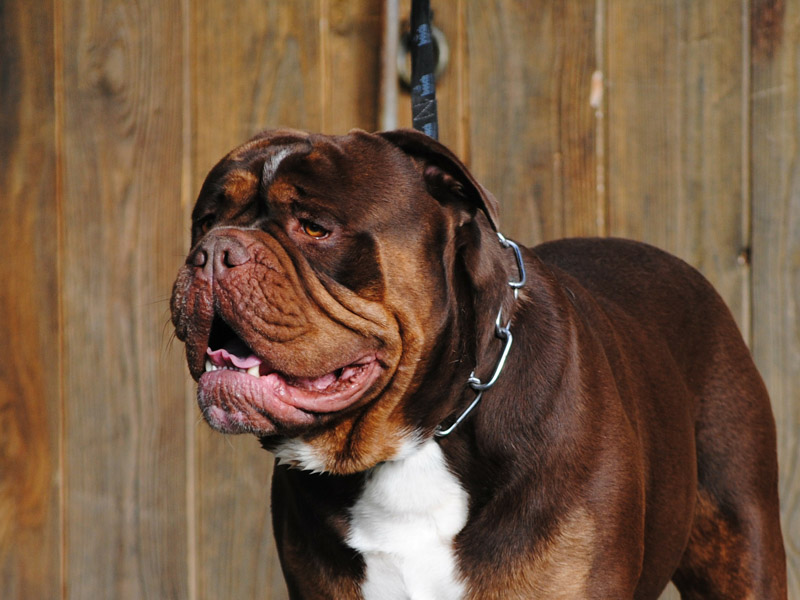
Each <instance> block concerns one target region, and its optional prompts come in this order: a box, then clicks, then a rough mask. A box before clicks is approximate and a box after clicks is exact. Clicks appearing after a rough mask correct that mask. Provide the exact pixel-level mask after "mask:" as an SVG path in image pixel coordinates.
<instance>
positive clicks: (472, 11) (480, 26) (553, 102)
mask: <svg viewBox="0 0 800 600" xmlns="http://www.w3.org/2000/svg"><path fill="white" fill-rule="evenodd" d="M594 10H595V3H594V2H588V1H581V2H574V3H567V4H564V5H562V4H560V3H552V2H546V1H540V2H526V3H509V4H502V5H499V4H498V5H495V4H489V3H485V4H484V3H468V4H467V7H466V12H467V15H466V30H467V31H466V36H467V45H468V57H467V69H468V80H469V117H468V119H469V134H468V136H469V140H470V150H469V154H470V159H471V161H472V166H473V171H474V172H475V174H476V175H477V177H478V179H479V180H481V181H482V182H483V183H484V184H485V185H486V186H487V187H488V188H489V189H490V190H491V191H492V192H493V193H494V194H495V196H497V198H498V199H499V201H500V205H501V226H502V228H503V231H504V233H506V234H507V235H509V236H510V237H512V238H514V239H517V240H519V241H520V242H522V243H526V244H531V243H535V242H540V241H543V240H546V239H552V238H557V237H563V236H564V235H567V234H570V233H571V234H577V233H582V234H590V233H591V234H596V233H599V231H598V230H597V202H598V201H599V200H598V195H597V189H596V181H595V177H596V162H595V161H596V155H595V135H596V132H595V124H594V117H593V111H592V109H591V106H590V104H589V95H590V89H591V76H592V73H593V71H594V70H595V67H596V63H595V55H594V41H593V38H592V32H593V31H594V25H595V14H594Z"/></svg>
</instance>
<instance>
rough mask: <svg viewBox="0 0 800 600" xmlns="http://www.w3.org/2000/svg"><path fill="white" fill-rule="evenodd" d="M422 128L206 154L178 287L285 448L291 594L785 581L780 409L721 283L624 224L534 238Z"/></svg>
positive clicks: (233, 405) (244, 396)
mask: <svg viewBox="0 0 800 600" xmlns="http://www.w3.org/2000/svg"><path fill="white" fill-rule="evenodd" d="M497 223H498V203H497V201H496V200H495V198H494V197H493V196H492V195H491V194H490V193H489V192H488V191H487V190H486V189H484V188H483V187H482V186H481V185H480V184H479V183H478V181H476V179H475V178H474V177H473V175H472V174H471V173H470V172H469V171H468V169H467V168H466V167H465V166H464V165H463V164H462V162H461V161H460V160H459V159H458V158H457V157H456V156H455V155H454V154H453V153H452V152H451V151H450V150H448V149H447V148H446V147H445V146H443V145H442V144H440V143H438V142H436V141H434V140H433V139H431V138H429V137H427V136H425V135H423V134H421V133H418V132H415V131H411V130H399V131H392V132H383V133H376V134H370V133H366V132H363V131H357V130H356V131H352V132H350V133H349V134H347V135H344V136H326V135H317V134H309V133H305V132H300V131H294V130H274V131H267V132H264V133H262V134H260V135H258V136H256V137H255V138H253V139H252V140H250V141H249V142H247V143H245V144H244V145H242V146H240V147H238V148H236V149H234V150H233V151H232V152H231V153H229V154H228V155H227V156H225V157H224V158H223V159H222V160H221V161H220V162H219V163H218V164H217V165H216V166H214V167H213V169H212V170H211V172H210V173H209V175H208V177H207V178H206V180H205V182H204V184H203V186H202V189H201V191H200V194H199V197H198V200H197V203H196V205H195V207H194V211H193V214H192V240H191V245H192V248H191V251H190V252H189V254H188V257H187V260H186V263H185V265H184V266H183V267H182V268H181V269H180V271H179V273H178V276H177V279H176V282H175V285H174V290H173V295H172V301H171V311H172V320H173V323H174V325H175V330H176V334H177V337H178V338H179V339H180V340H182V341H183V342H184V343H185V348H186V357H187V362H188V366H189V370H190V371H191V374H192V376H193V377H194V379H196V380H197V387H198V394H197V398H198V404H199V407H200V410H201V411H202V414H203V416H204V417H205V420H206V421H207V422H208V423H209V424H210V425H211V427H213V428H214V429H216V430H218V431H220V432H222V433H227V434H237V433H250V434H254V435H255V436H257V437H258V438H259V439H260V441H261V444H262V445H263V446H264V447H265V448H266V449H268V450H270V451H272V452H273V453H274V454H275V456H276V458H277V464H276V468H275V472H274V475H273V483H272V512H273V520H274V532H275V538H276V542H277V548H278V552H279V556H280V560H281V565H282V569H283V572H284V576H285V579H286V582H287V586H288V590H289V595H290V597H291V598H303V599H310V598H314V599H318V598H320V599H321V598H333V599H336V600H350V599H358V598H365V599H367V600H372V599H395V598H396V599H405V598H410V599H413V600H419V599H453V600H455V599H481V600H486V599H503V600H509V599H522V598H525V599H528V598H547V599H558V598H613V599H625V598H636V599H648V598H657V597H658V596H659V594H660V593H661V591H662V590H663V589H664V587H665V586H666V585H667V584H668V582H669V581H670V580H671V581H673V582H674V584H675V585H676V586H677V588H678V589H679V590H680V592H681V595H682V597H683V598H704V599H710V598H725V599H727V600H730V599H735V598H741V599H745V598H750V599H759V600H765V599H776V598H786V566H785V556H784V549H783V543H782V536H781V530H780V522H779V507H778V491H777V489H778V488H777V480H778V468H777V458H776V440H775V424H774V418H773V416H772V413H771V409H770V403H769V399H768V396H767V391H766V389H765V386H764V384H763V382H762V380H761V377H760V376H759V374H758V372H757V370H756V367H755V366H754V364H753V361H752V359H751V356H750V353H749V351H748V349H747V347H746V345H745V343H744V342H743V340H742V337H741V335H740V333H739V331H738V329H737V327H736V325H735V323H734V320H733V318H732V316H731V314H730V312H729V310H728V309H727V308H726V306H725V304H724V303H723V301H722V300H721V298H720V297H719V296H718V294H717V293H716V292H715V291H714V289H713V288H712V286H711V285H710V284H709V283H708V282H707V281H706V280H705V279H704V278H703V277H702V276H701V275H700V274H699V273H698V272H697V271H696V270H694V269H693V268H691V267H690V266H688V265H687V264H685V263H684V262H682V261H681V260H679V259H677V258H675V257H673V256H671V255H669V254H667V253H665V252H662V251H660V250H657V249H655V248H653V247H651V246H648V245H645V244H642V243H637V242H633V241H626V240H621V239H568V240H562V241H555V242H549V243H545V244H542V245H539V246H536V247H534V248H524V247H520V246H518V245H517V244H515V243H514V242H513V241H511V240H507V239H506V238H505V237H503V236H502V235H501V234H499V232H498V225H497Z"/></svg>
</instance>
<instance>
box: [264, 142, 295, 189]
mask: <svg viewBox="0 0 800 600" xmlns="http://www.w3.org/2000/svg"><path fill="white" fill-rule="evenodd" d="M296 151H297V147H295V146H288V147H285V148H281V149H280V150H277V151H276V152H274V153H273V154H271V155H270V156H268V157H267V160H266V161H264V170H263V171H262V172H261V184H262V185H269V184H270V183H272V180H273V178H274V177H275V173H276V172H277V171H278V167H279V166H280V164H281V162H283V159H284V158H286V157H287V156H289V155H290V154H293V153H294V152H296Z"/></svg>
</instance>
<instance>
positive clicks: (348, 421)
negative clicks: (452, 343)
mask: <svg viewBox="0 0 800 600" xmlns="http://www.w3.org/2000/svg"><path fill="white" fill-rule="evenodd" d="M496 211H497V207H496V202H495V200H494V198H493V197H492V196H491V195H490V194H488V193H487V192H486V191H485V190H484V189H483V188H482V187H481V186H480V185H479V184H478V183H477V182H476V181H475V180H474V179H473V177H472V176H471V175H470V174H469V172H468V171H467V169H466V168H465V167H464V166H463V165H462V164H461V162H460V161H459V160H458V159H457V158H456V157H455V156H454V155H453V154H452V153H450V152H449V151H448V150H447V149H446V148H444V147H443V146H441V145H440V144H438V143H437V142H435V141H433V140H431V139H430V138H428V137H427V136H424V135H422V134H420V133H417V132H414V131H396V132H388V133H381V134H368V133H365V132H361V131H354V132H351V133H350V134H348V135H346V136H339V137H333V136H323V135H310V134H306V133H303V132H298V131H291V130H278V131H269V132H265V133H263V134H260V135H259V136H257V137H255V138H254V139H252V140H251V141H249V142H247V143H246V144H244V145H242V146H240V147H238V148H236V149H235V150H233V151H232V152H231V153H230V154H228V155H227V156H226V157H225V158H223V159H222V160H221V161H220V162H219V163H218V164H217V165H216V166H215V167H214V168H213V169H212V170H211V172H210V173H209V175H208V177H207V178H206V181H205V183H204V184H203V186H202V189H201V191H200V195H199V197H198V199H197V203H196V205H195V208H194V211H193V213H192V249H191V251H190V252H189V255H188V257H187V260H186V264H185V265H184V266H183V267H182V268H181V270H180V272H179V274H178V278H177V280H176V282H175V286H174V291H173V297H172V320H173V323H174V325H175V329H176V333H177V336H178V338H179V339H180V340H182V341H183V342H185V344H186V356H187V360H188V364H189V369H190V371H191V373H192V376H193V377H194V378H195V379H196V380H197V383H198V402H199V405H200V408H201V410H202V413H203V415H204V417H205V419H206V420H207V421H208V423H209V424H210V425H211V426H212V427H214V428H215V429H217V430H219V431H221V432H224V433H243V432H251V433H254V434H256V435H257V436H259V437H260V438H262V440H263V441H264V443H265V445H266V446H268V447H270V448H273V449H278V450H279V455H280V449H281V448H283V449H284V458H287V460H289V461H290V462H291V461H294V462H297V463H298V464H300V465H301V466H304V467H307V468H318V469H322V470H327V471H333V472H352V471H357V470H360V469H363V468H367V467H369V466H372V465H373V464H375V463H377V462H379V461H381V460H386V459H388V458H390V457H391V456H392V455H393V454H394V453H396V452H397V450H398V449H399V447H400V445H401V443H402V441H403V439H404V438H405V437H407V436H409V435H410V434H414V435H419V431H420V428H421V427H422V428H423V429H424V428H425V427H427V428H428V429H430V428H432V427H433V426H435V425H436V423H437V422H438V420H440V419H441V418H443V417H444V416H446V411H447V410H448V407H447V406H442V407H438V408H434V407H431V408H430V409H429V410H420V409H419V408H417V409H416V410H415V411H414V410H412V411H411V412H414V414H413V415H412V414H409V411H410V409H409V408H408V407H409V405H410V404H409V402H404V399H407V398H408V397H409V396H410V395H411V394H412V393H413V392H414V391H415V389H416V388H417V387H418V386H419V385H420V383H421V381H422V379H424V377H425V374H426V373H429V371H430V369H431V367H432V365H431V360H430V358H429V357H430V355H431V353H432V351H433V350H434V348H435V347H437V345H439V346H441V345H442V342H441V339H442V336H443V335H445V330H446V329H447V328H448V324H449V323H451V321H452V319H453V318H455V317H454V316H453V312H454V306H455V299H456V297H457V296H458V294H459V293H460V290H459V289H455V288H458V287H460V288H464V287H465V286H466V287H469V286H472V287H475V285H476V284H475V283H474V282H473V283H470V282H469V281H463V282H461V283H459V281H460V280H459V277H460V275H459V274H456V273H454V270H458V269H459V268H461V269H462V270H464V269H467V270H471V271H475V270H476V267H475V266H474V265H472V266H469V265H466V266H464V265H461V267H459V264H457V263H459V261H463V260H464V259H463V257H462V258H459V255H460V247H462V246H470V247H473V246H476V245H477V246H479V245H480V243H481V242H480V239H481V236H485V235H487V234H491V232H492V231H493V228H494V227H495V221H496ZM484 262H485V261H484ZM480 268H481V267H477V269H478V270H480ZM488 268H489V267H484V269H488ZM488 275H489V274H488V273H487V274H486V276H488ZM465 277H466V275H465ZM469 277H470V278H472V279H474V278H475V277H480V274H477V275H476V274H475V273H472V274H470V275H469ZM451 333H452V332H451ZM455 351H456V350H455V349H453V350H451V353H452V352H455ZM412 404H413V403H412ZM423 412H425V413H428V412H429V414H425V415H422V414H421V413H423ZM437 419H438V420H437ZM290 440H291V441H290ZM287 448H292V449H293V450H287ZM301 454H302V455H303V458H301V457H300V455H301Z"/></svg>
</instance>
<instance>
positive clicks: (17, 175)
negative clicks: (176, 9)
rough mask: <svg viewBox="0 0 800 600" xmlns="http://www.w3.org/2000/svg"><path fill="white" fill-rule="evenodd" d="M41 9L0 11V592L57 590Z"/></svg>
mask: <svg viewBox="0 0 800 600" xmlns="http://www.w3.org/2000/svg"><path fill="white" fill-rule="evenodd" d="M52 30H53V7H52V5H51V4H46V3H30V2H25V1H24V0H12V1H10V2H6V3H5V4H4V6H3V8H2V9H0V156H2V157H3V160H2V162H0V205H2V211H3V212H2V217H0V256H3V257H4V259H3V260H2V261H0V281H2V282H3V285H2V286H0V314H2V315H3V318H2V320H0V339H2V340H3V345H4V347H5V348H6V350H7V351H6V352H5V353H4V357H3V361H2V362H0V431H2V434H0V515H2V517H0V582H2V584H0V587H2V594H3V598H12V599H20V600H22V599H24V598H56V597H58V595H59V594H60V591H61V581H60V560H61V552H60V551H61V539H60V537H61V518H60V511H59V493H60V489H61V486H60V464H59V455H58V450H59V431H60V425H61V405H60V399H59V370H60V369H59V333H58V273H57V265H58V242H57V240H58V208H57V191H56V175H55V174H56V157H55V152H54V142H55V127H56V124H55V106H54V91H53V75H54V55H53V44H52V38H51V37H50V36H51V32H52Z"/></svg>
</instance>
